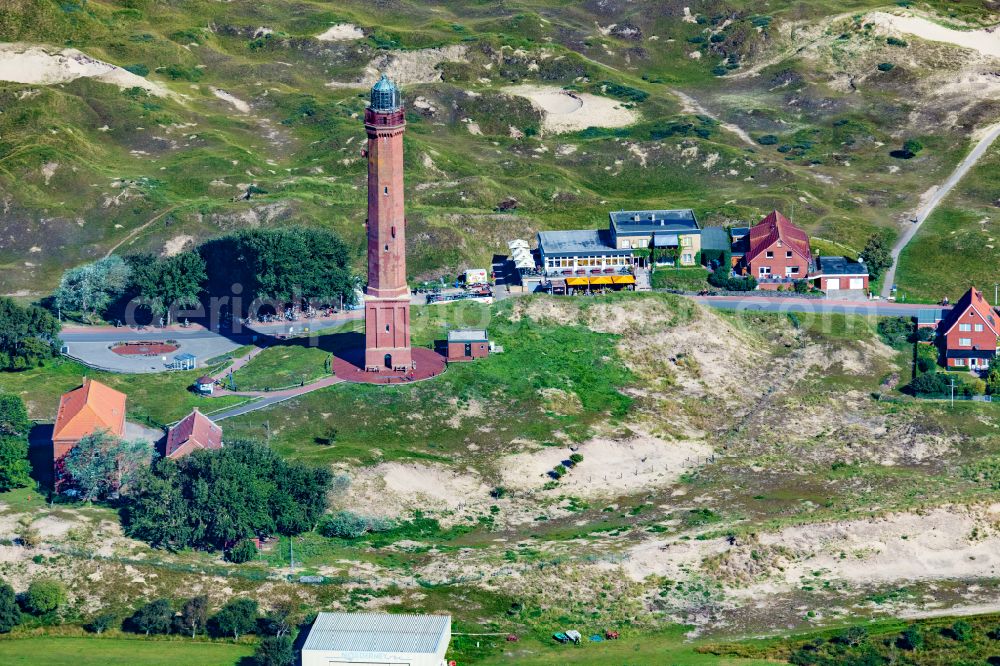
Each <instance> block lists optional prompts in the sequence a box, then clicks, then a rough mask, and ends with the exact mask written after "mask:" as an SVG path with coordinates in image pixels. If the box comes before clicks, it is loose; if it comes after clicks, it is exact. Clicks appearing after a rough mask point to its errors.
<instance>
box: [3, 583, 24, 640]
mask: <svg viewBox="0 0 1000 666" xmlns="http://www.w3.org/2000/svg"><path fill="white" fill-rule="evenodd" d="M19 624H21V609H20V608H18V607H17V595H15V594H14V588H12V587H11V586H10V585H8V584H7V583H0V634H6V633H9V632H10V630H11V629H13V628H14V627H16V626H17V625H19Z"/></svg>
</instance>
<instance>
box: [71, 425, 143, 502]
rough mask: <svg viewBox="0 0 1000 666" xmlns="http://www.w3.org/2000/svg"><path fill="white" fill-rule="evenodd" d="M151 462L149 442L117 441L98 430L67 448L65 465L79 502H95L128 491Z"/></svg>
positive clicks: (109, 434)
mask: <svg viewBox="0 0 1000 666" xmlns="http://www.w3.org/2000/svg"><path fill="white" fill-rule="evenodd" d="M152 459H153V445H152V444H150V443H149V442H147V441H145V440H141V439H136V440H124V439H119V438H118V437H115V436H114V435H112V434H111V433H108V432H106V431H103V430H99V431H97V432H95V433H93V434H90V435H87V436H86V437H84V438H83V439H81V440H80V441H79V443H78V444H77V445H76V446H74V447H73V448H72V449H70V452H69V453H68V454H67V455H66V459H65V466H66V472H67V473H68V474H69V476H70V477H71V478H72V479H73V482H74V483H75V484H76V486H77V487H78V488H79V489H80V492H81V495H82V497H83V499H85V500H95V499H99V498H104V497H109V496H114V495H117V494H118V493H121V492H125V491H126V490H128V488H129V487H130V486H131V485H132V484H133V483H134V482H135V481H136V479H137V478H138V475H139V472H140V471H141V470H142V469H143V468H145V467H147V466H148V465H149V463H150V461H151V460H152Z"/></svg>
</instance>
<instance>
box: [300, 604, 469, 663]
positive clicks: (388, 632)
mask: <svg viewBox="0 0 1000 666" xmlns="http://www.w3.org/2000/svg"><path fill="white" fill-rule="evenodd" d="M450 642H451V616H450V615H392V614H388V613H320V614H319V615H318V616H317V617H316V622H314V623H313V626H312V628H311V629H310V630H309V637H308V638H306V642H305V644H304V645H303V646H302V666H346V665H347V664H351V665H352V666H445V663H446V662H445V658H444V654H445V651H446V650H447V649H448V644H449V643H450Z"/></svg>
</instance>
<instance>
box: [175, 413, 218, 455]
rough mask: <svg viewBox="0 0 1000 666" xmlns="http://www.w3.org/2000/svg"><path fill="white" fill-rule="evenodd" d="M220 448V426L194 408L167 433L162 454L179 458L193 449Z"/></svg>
mask: <svg viewBox="0 0 1000 666" xmlns="http://www.w3.org/2000/svg"><path fill="white" fill-rule="evenodd" d="M220 448H222V428H220V427H219V426H217V425H215V423H214V422H213V421H212V419H210V418H208V417H207V416H205V415H204V414H202V413H201V412H199V411H198V410H197V409H195V410H194V411H193V412H191V413H190V414H188V415H187V416H185V417H184V418H183V419H182V420H181V421H180V422H178V423H177V425H175V426H174V427H173V428H171V429H170V432H169V433H167V445H166V450H165V452H164V454H165V455H166V457H167V458H180V457H181V456H185V455H187V454H188V453H191V452H192V451H194V450H195V449H213V450H214V449H220Z"/></svg>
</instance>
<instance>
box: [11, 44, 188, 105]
mask: <svg viewBox="0 0 1000 666" xmlns="http://www.w3.org/2000/svg"><path fill="white" fill-rule="evenodd" d="M80 78H91V79H96V80H98V81H102V82H104V83H110V84H112V85H116V86H118V87H119V88H142V89H144V90H146V91H148V92H149V93H151V94H153V95H158V96H160V97H165V96H167V95H169V94H170V91H169V90H167V89H166V88H165V87H164V86H162V85H160V84H158V83H153V82H152V81H149V80H148V79H146V78H144V77H142V76H138V75H137V74H133V73H132V72H129V71H128V70H125V69H122V68H121V67H118V66H116V65H112V64H110V63H106V62H103V61H101V60H98V59H96V58H91V57H90V56H88V55H86V54H85V53H83V52H81V51H78V50H76V49H59V48H58V47H54V46H43V45H40V44H25V43H10V44H0V81H11V82H13V83H32V84H45V85H49V84H55V83H68V82H69V81H75V80H76V79H80Z"/></svg>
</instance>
